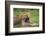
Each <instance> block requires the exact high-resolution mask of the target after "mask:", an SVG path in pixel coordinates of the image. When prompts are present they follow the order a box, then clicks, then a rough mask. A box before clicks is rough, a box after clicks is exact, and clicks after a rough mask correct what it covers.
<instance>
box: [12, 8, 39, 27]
mask: <svg viewBox="0 0 46 36" xmlns="http://www.w3.org/2000/svg"><path fill="white" fill-rule="evenodd" d="M13 11H14V13H13V14H14V16H18V15H20V14H21V13H23V12H24V13H25V12H26V13H27V12H28V13H30V14H31V15H30V18H31V20H32V22H33V23H37V24H39V9H23V8H14V9H13ZM37 26H39V25H36V26H34V27H37ZM15 27H22V26H21V24H16V25H15ZM30 27H31V26H30Z"/></svg>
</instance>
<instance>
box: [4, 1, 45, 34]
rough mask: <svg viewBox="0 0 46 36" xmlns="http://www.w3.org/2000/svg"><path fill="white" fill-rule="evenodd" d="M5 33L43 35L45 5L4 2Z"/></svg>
mask: <svg viewBox="0 0 46 36" xmlns="http://www.w3.org/2000/svg"><path fill="white" fill-rule="evenodd" d="M5 33H6V35H16V34H37V33H45V3H41V2H20V1H5Z"/></svg>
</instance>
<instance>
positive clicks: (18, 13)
mask: <svg viewBox="0 0 46 36" xmlns="http://www.w3.org/2000/svg"><path fill="white" fill-rule="evenodd" d="M13 27H14V28H20V27H39V9H31V8H30V9H28V8H13Z"/></svg>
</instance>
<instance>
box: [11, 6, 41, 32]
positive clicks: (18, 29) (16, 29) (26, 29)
mask: <svg viewBox="0 0 46 36" xmlns="http://www.w3.org/2000/svg"><path fill="white" fill-rule="evenodd" d="M13 8H28V9H39V27H24V28H13ZM39 30H41V31H42V6H32V5H31V6H30V5H28V6H27V5H10V32H24V31H39Z"/></svg>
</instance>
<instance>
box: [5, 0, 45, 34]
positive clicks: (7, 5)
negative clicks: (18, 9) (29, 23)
mask: <svg viewBox="0 0 46 36" xmlns="http://www.w3.org/2000/svg"><path fill="white" fill-rule="evenodd" d="M16 3H23V4H29V5H30V4H35V5H42V7H43V9H42V11H43V27H42V28H43V30H42V31H34V32H33V31H32V32H30V31H29V32H18V33H17V32H16V33H9V17H10V16H9V14H10V12H9V11H10V8H9V5H10V4H16ZM37 33H45V3H42V2H22V1H5V35H18V34H37Z"/></svg>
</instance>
